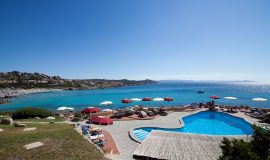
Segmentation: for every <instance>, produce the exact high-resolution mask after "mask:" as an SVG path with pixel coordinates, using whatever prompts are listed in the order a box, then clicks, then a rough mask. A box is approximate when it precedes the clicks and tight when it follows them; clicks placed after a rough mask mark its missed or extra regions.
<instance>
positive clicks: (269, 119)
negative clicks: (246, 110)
mask: <svg viewBox="0 0 270 160" xmlns="http://www.w3.org/2000/svg"><path fill="white" fill-rule="evenodd" d="M262 122H264V123H270V114H266V115H265V116H264V117H263V120H262Z"/></svg>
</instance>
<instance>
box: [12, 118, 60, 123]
mask: <svg viewBox="0 0 270 160" xmlns="http://www.w3.org/2000/svg"><path fill="white" fill-rule="evenodd" d="M14 121H20V122H51V121H53V122H63V121H64V120H63V119H61V118H58V117H56V118H55V119H47V118H41V119H36V118H27V119H14Z"/></svg>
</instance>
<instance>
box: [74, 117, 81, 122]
mask: <svg viewBox="0 0 270 160" xmlns="http://www.w3.org/2000/svg"><path fill="white" fill-rule="evenodd" d="M80 120H81V118H80V117H74V118H73V119H72V122H79V121H80Z"/></svg>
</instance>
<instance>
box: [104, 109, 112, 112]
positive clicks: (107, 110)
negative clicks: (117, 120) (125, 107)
mask: <svg viewBox="0 0 270 160" xmlns="http://www.w3.org/2000/svg"><path fill="white" fill-rule="evenodd" d="M112 111H113V110H111V109H103V110H102V112H112Z"/></svg>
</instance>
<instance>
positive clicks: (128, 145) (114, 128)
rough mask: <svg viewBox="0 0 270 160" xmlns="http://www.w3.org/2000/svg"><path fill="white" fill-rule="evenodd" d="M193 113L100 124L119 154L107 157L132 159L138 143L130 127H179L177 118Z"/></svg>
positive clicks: (121, 159) (176, 113)
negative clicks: (131, 133) (105, 124)
mask: <svg viewBox="0 0 270 160" xmlns="http://www.w3.org/2000/svg"><path fill="white" fill-rule="evenodd" d="M193 113H194V112H173V113H170V114H168V116H160V117H157V118H156V119H153V120H132V121H114V124H113V125H111V126H102V128H104V129H106V130H107V131H109V132H110V134H111V135H112V137H113V138H114V140H115V142H116V145H117V147H118V150H119V152H120V155H108V158H110V159H117V160H132V159H133V158H132V157H133V153H134V152H135V150H136V149H137V148H138V147H139V145H140V144H139V143H136V142H134V141H133V140H131V139H130V137H129V134H128V131H129V130H130V129H133V128H138V127H161V128H179V127H181V124H180V122H179V118H181V117H184V116H187V115H190V114H193ZM234 115H235V116H238V117H242V118H244V119H245V120H247V121H248V122H251V123H257V122H256V121H254V119H251V118H249V117H248V116H245V115H244V114H243V113H237V114H234ZM176 134H178V133H176ZM178 143H180V142H178ZM218 148H219V147H218Z"/></svg>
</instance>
